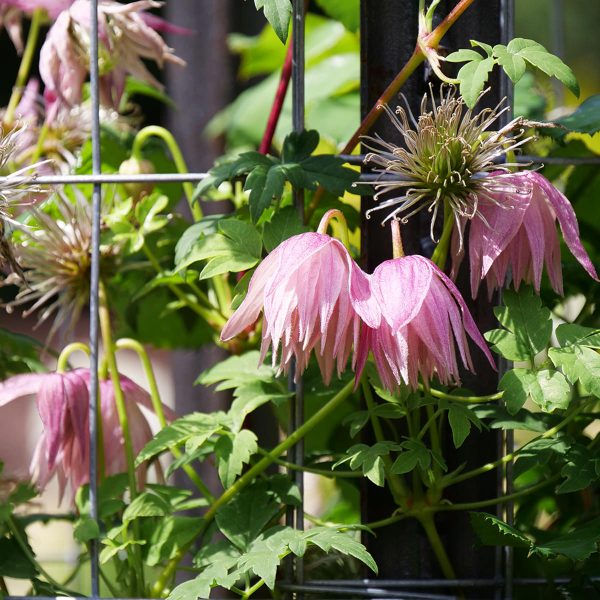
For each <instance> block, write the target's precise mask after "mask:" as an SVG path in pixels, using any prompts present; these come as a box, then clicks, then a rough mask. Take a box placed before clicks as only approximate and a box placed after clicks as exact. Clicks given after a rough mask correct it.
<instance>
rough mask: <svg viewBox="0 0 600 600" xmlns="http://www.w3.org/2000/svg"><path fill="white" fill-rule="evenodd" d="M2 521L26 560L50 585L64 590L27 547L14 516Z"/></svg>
mask: <svg viewBox="0 0 600 600" xmlns="http://www.w3.org/2000/svg"><path fill="white" fill-rule="evenodd" d="M4 522H5V523H6V525H7V526H8V529H10V532H11V534H12V536H13V538H14V539H15V542H17V544H18V545H19V548H21V550H22V552H23V554H24V555H25V556H26V557H27V560H28V561H29V562H30V563H31V564H32V565H33V566H34V567H35V568H36V569H37V571H38V572H39V573H40V574H41V575H43V576H44V578H45V579H46V581H47V582H48V583H49V584H50V585H52V586H54V587H55V588H56V589H58V590H61V591H66V590H65V589H64V587H63V586H62V585H61V584H60V583H58V581H56V579H54V578H53V577H52V576H51V575H49V574H48V572H47V571H46V570H45V569H44V568H43V567H42V565H40V563H39V562H38V561H37V559H36V557H35V556H34V554H33V552H32V551H31V550H30V548H29V544H28V543H27V540H25V539H24V538H23V536H22V535H21V530H20V529H19V527H18V525H17V524H16V523H15V520H14V518H13V517H12V516H9V517H7V518H6V520H5V521H4Z"/></svg>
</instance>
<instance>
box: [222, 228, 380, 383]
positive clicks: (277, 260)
mask: <svg viewBox="0 0 600 600" xmlns="http://www.w3.org/2000/svg"><path fill="white" fill-rule="evenodd" d="M368 294H369V290H368V281H367V279H366V276H365V275H364V273H363V272H362V271H361V270H360V269H359V268H358V267H357V266H356V264H355V263H354V261H353V260H352V259H351V257H350V255H349V254H348V251H347V250H346V248H345V247H344V245H343V244H342V243H341V242H339V241H338V240H336V239H335V238H332V237H330V236H328V235H324V234H321V233H303V234H300V235H296V236H294V237H291V238H289V239H288V240H286V241H284V242H283V243H282V244H280V245H279V246H278V247H277V248H275V250H273V252H271V254H269V255H268V256H267V257H266V258H265V259H264V260H263V261H262V263H261V264H260V265H259V266H258V268H257V269H256V271H255V273H254V275H253V276H252V279H251V280H250V285H249V287H248V294H247V296H246V298H245V299H244V301H243V302H242V304H241V305H240V306H239V308H238V309H237V310H236V311H235V313H234V314H233V316H232V317H231V318H230V319H229V321H228V322H227V324H226V325H225V328H224V329H223V332H222V333H221V339H222V340H229V339H231V338H233V337H235V336H236V335H238V334H239V333H241V332H242V331H243V330H244V329H246V328H247V327H249V326H251V325H253V324H254V323H255V321H256V320H257V319H258V317H259V315H260V313H261V311H262V312H263V327H262V348H261V360H264V358H265V355H266V354H267V351H268V350H269V348H272V352H273V365H275V364H276V363H277V362H278V356H279V355H280V359H279V370H280V371H283V372H287V371H288V369H289V367H290V363H291V360H292V358H295V359H296V373H297V374H301V373H302V372H303V371H304V370H305V369H306V366H307V364H308V360H309V358H310V354H311V352H312V351H313V350H314V351H315V354H316V357H317V361H318V363H319V367H320V369H321V373H322V375H323V379H324V381H325V383H329V381H330V380H331V376H332V374H333V370H334V367H335V368H337V372H338V374H340V373H341V372H342V371H343V370H344V368H345V366H346V363H347V361H348V357H349V356H350V352H351V349H352V345H353V342H354V341H356V340H357V338H358V333H359V326H360V319H359V317H358V315H357V314H356V312H355V311H354V309H353V306H352V299H353V300H354V302H355V303H356V304H360V303H361V299H364V298H365V297H366V296H367V295H368ZM351 296H352V299H351ZM364 310H365V311H366V310H367V309H366V308H365V309H364Z"/></svg>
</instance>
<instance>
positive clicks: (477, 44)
mask: <svg viewBox="0 0 600 600" xmlns="http://www.w3.org/2000/svg"><path fill="white" fill-rule="evenodd" d="M470 41H471V46H473V48H481V49H482V50H483V51H484V52H485V53H486V54H487V55H488V56H492V54H493V50H492V47H491V46H490V45H489V44H485V43H484V42H478V41H477V40H470Z"/></svg>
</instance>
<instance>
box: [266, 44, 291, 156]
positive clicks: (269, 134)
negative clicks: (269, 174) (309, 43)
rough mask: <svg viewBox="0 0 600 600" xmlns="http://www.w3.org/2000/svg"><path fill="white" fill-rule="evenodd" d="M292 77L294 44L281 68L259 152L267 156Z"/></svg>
mask: <svg viewBox="0 0 600 600" xmlns="http://www.w3.org/2000/svg"><path fill="white" fill-rule="evenodd" d="M291 76H292V42H291V41H290V44H289V46H288V49H287V53H286V55H285V61H284V63H283V67H282V68H281V77H280V78H279V85H278V86H277V92H276V93H275V99H274V100H273V106H272V107H271V113H270V114H269V120H268V121H267V127H266V129H265V133H264V135H263V138H262V140H261V142H260V146H259V148H258V151H259V152H260V153H261V154H267V153H268V152H269V149H270V148H271V144H272V143H273V136H274V135H275V130H276V129H277V123H278V122H279V117H280V115H281V110H282V108H283V103H284V102H285V96H286V94H287V90H288V87H289V85H290V78H291Z"/></svg>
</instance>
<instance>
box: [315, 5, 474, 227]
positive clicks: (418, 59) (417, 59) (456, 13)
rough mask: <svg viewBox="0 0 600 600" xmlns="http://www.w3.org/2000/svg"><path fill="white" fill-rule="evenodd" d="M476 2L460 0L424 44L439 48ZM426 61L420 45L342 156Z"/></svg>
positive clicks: (319, 192)
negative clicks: (449, 31) (459, 19)
mask: <svg viewBox="0 0 600 600" xmlns="http://www.w3.org/2000/svg"><path fill="white" fill-rule="evenodd" d="M473 2H475V0H459V2H458V3H457V4H456V6H455V7H454V8H453V9H452V10H451V11H450V13H449V14H448V15H447V16H446V18H445V19H444V20H443V21H442V22H441V23H440V24H439V25H438V26H437V27H436V28H435V29H434V30H433V31H432V32H431V33H430V34H429V35H427V36H425V37H424V39H423V42H424V43H425V44H427V47H428V48H431V49H435V48H437V47H438V45H439V43H440V41H441V40H442V38H443V37H444V35H446V33H447V32H448V30H449V29H450V28H451V27H452V25H454V23H456V21H457V20H458V18H459V17H460V16H461V15H462V14H463V13H464V12H465V10H467V8H469V6H471V4H473ZM424 60H425V54H423V51H422V50H421V48H420V47H419V44H417V45H416V46H415V49H414V51H413V53H412V55H411V57H410V58H409V59H408V61H407V62H406V64H405V65H404V66H403V67H402V69H401V70H400V72H399V73H398V75H396V77H395V78H394V79H393V81H392V82H391V83H390V84H389V85H388V87H387V88H386V89H385V91H384V92H383V94H381V96H380V97H379V100H377V102H376V103H375V105H374V106H373V107H372V108H371V110H370V111H369V112H368V113H367V115H366V116H365V118H364V119H363V120H362V122H361V124H360V125H359V126H358V129H357V130H356V131H355V132H354V133H353V134H352V137H351V138H350V140H349V141H348V143H347V144H346V145H345V146H344V148H343V150H342V151H341V152H340V154H351V153H352V151H353V150H354V148H356V146H357V145H358V142H359V141H360V138H361V136H363V135H364V134H365V133H367V132H368V131H369V130H370V129H371V127H373V125H374V124H375V123H376V121H377V119H379V117H380V116H381V111H380V110H379V105H380V104H388V103H389V102H391V100H393V98H394V97H395V96H396V94H397V93H398V91H399V90H400V88H401V87H402V86H403V85H404V84H405V83H406V80H407V79H408V78H409V77H410V76H411V75H412V74H413V73H414V72H415V70H416V69H417V67H418V66H419V65H420V64H421V63H422V62H423V61H424ZM324 193H325V190H324V189H323V188H322V187H319V188H317V191H316V192H315V195H314V196H313V198H312V201H311V203H310V204H309V206H308V208H307V210H306V216H305V219H304V222H305V223H308V222H310V219H311V217H312V216H313V214H314V212H315V210H316V209H317V207H318V206H319V202H320V201H321V198H322V197H323V194H324Z"/></svg>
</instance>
